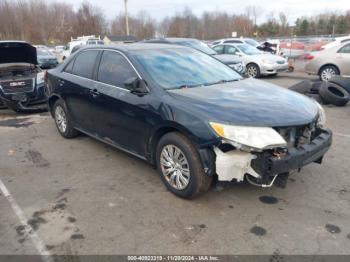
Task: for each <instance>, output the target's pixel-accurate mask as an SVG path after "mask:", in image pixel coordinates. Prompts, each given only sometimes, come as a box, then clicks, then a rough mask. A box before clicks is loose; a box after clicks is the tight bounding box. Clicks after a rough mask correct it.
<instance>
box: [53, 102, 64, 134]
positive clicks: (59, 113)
mask: <svg viewBox="0 0 350 262" xmlns="http://www.w3.org/2000/svg"><path fill="white" fill-rule="evenodd" d="M55 120H56V124H57V127H58V129H59V130H60V132H61V133H65V132H66V130H67V116H66V113H65V112H64V110H63V108H62V107H61V106H60V105H58V106H56V109H55Z"/></svg>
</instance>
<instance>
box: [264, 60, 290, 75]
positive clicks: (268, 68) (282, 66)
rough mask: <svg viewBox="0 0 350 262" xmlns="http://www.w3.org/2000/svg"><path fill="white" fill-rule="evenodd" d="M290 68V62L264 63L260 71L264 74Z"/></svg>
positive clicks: (271, 73)
mask: <svg viewBox="0 0 350 262" xmlns="http://www.w3.org/2000/svg"><path fill="white" fill-rule="evenodd" d="M287 70H288V63H285V64H262V65H261V68H260V71H261V72H260V73H261V74H262V75H273V74H277V73H279V72H285V71H287Z"/></svg>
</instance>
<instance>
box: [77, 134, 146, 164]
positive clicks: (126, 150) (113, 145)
mask: <svg viewBox="0 0 350 262" xmlns="http://www.w3.org/2000/svg"><path fill="white" fill-rule="evenodd" d="M74 128H75V129H76V130H78V131H79V132H82V133H84V134H86V135H88V136H90V137H92V138H94V139H96V140H98V141H101V142H103V143H105V144H108V145H110V146H112V147H114V148H116V149H118V150H120V151H123V152H125V153H128V154H130V155H133V156H135V157H138V158H140V159H142V160H145V161H147V158H146V157H145V156H143V155H140V154H138V153H135V152H133V151H130V150H128V149H126V148H124V147H122V146H121V145H118V144H116V143H113V142H110V141H108V140H106V139H103V138H101V137H99V136H96V135H93V134H91V133H89V132H87V131H85V130H83V129H81V128H79V127H74Z"/></svg>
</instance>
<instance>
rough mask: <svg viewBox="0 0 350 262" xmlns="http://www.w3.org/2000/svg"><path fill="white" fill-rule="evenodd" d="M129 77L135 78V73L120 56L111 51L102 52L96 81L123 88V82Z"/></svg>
mask: <svg viewBox="0 0 350 262" xmlns="http://www.w3.org/2000/svg"><path fill="white" fill-rule="evenodd" d="M131 77H137V75H136V72H135V70H134V69H133V68H132V67H131V65H130V63H129V62H128V61H127V60H126V59H125V58H124V57H123V56H122V55H121V54H119V53H117V52H112V51H104V52H103V55H102V58H101V63H100V67H99V69H98V75H97V80H98V81H100V82H102V83H105V84H109V85H113V86H117V87H123V88H124V83H125V81H126V80H128V79H129V78H131Z"/></svg>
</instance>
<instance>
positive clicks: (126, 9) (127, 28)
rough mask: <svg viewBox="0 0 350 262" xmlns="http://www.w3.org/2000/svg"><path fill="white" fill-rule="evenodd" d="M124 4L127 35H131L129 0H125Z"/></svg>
mask: <svg viewBox="0 0 350 262" xmlns="http://www.w3.org/2000/svg"><path fill="white" fill-rule="evenodd" d="M124 6H125V28H126V35H129V34H130V32H129V17H128V0H124Z"/></svg>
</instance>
